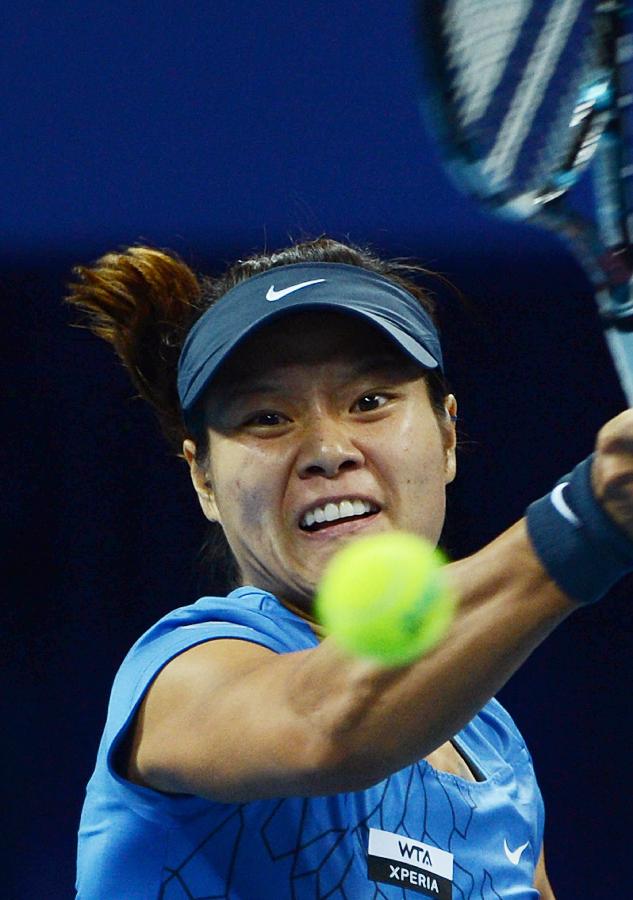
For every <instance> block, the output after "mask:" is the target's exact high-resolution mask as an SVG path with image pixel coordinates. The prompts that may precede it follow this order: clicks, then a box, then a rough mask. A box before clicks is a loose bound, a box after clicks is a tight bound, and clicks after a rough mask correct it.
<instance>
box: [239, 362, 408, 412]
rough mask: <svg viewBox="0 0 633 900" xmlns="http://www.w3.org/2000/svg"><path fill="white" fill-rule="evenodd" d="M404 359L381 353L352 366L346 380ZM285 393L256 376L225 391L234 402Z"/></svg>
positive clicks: (388, 366) (391, 366) (379, 370)
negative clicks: (246, 397)
mask: <svg viewBox="0 0 633 900" xmlns="http://www.w3.org/2000/svg"><path fill="white" fill-rule="evenodd" d="M403 362H404V360H402V358H401V357H400V356H399V355H394V354H381V355H380V356H376V357H374V358H372V359H365V360H363V361H362V362H360V363H358V364H357V365H355V366H352V367H351V369H350V371H349V374H348V375H347V376H346V379H345V380H346V381H355V380H358V379H359V378H362V377H363V376H365V375H371V374H373V373H374V372H385V371H387V370H388V369H394V368H395V369H397V368H401V367H402V365H403ZM283 393H286V390H285V389H282V388H281V387H280V386H279V384H276V383H275V382H272V381H258V380H257V379H256V378H253V379H251V380H249V379H248V377H247V378H246V380H244V381H241V382H239V384H237V385H235V386H232V387H230V388H229V390H228V393H227V400H228V402H235V401H236V400H239V399H240V398H241V397H244V396H248V395H249V394H283Z"/></svg>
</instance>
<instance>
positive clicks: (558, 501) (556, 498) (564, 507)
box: [550, 481, 580, 528]
mask: <svg viewBox="0 0 633 900" xmlns="http://www.w3.org/2000/svg"><path fill="white" fill-rule="evenodd" d="M568 484H569V482H568V481H563V483H562V484H557V485H556V487H555V488H554V490H553V491H552V493H551V494H550V497H551V498H552V506H553V507H554V509H555V510H556V511H557V512H559V513H560V514H561V516H562V517H563V519H567V521H568V522H569V523H570V524H571V525H573V526H574V528H580V519H579V518H578V516H577V515H576V513H575V512H574V511H573V509H572V508H571V507H570V506H569V504H568V503H567V501H566V500H565V498H564V497H563V491H564V490H565V488H566V487H567V485H568Z"/></svg>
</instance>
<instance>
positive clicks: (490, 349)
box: [0, 0, 633, 900]
mask: <svg viewBox="0 0 633 900" xmlns="http://www.w3.org/2000/svg"><path fill="white" fill-rule="evenodd" d="M413 20H414V8H413V6H412V5H411V4H409V3H406V2H401V0H392V2H390V3H375V4H371V5H368V4H360V3H355V2H351V0H342V2H337V3H333V2H323V3H320V4H318V5H317V4H305V5H301V6H297V4H296V3H290V2H288V0H277V2H275V3H269V4H266V5H262V6H256V5H255V4H250V3H248V4H247V3H233V4H228V3H225V4H211V3H208V2H207V3H203V2H190V3H176V2H172V3H167V2H154V3H151V4H150V3H148V2H137V3H131V2H119V3H110V4H96V3H92V2H86V3H84V4H72V5H71V4H63V5H61V4H47V3H33V4H30V5H29V8H28V13H27V12H25V11H24V8H23V7H21V6H20V5H18V4H17V3H13V4H9V8H8V10H5V12H4V14H3V22H2V38H1V40H2V43H3V45H4V47H3V49H2V53H0V76H1V77H0V93H1V94H2V96H1V101H2V109H3V116H2V118H3V137H2V141H1V142H0V159H1V162H2V166H1V170H0V171H1V172H2V181H3V191H2V194H3V200H2V203H1V204H0V241H1V244H0V263H1V268H2V276H3V299H4V309H5V315H4V317H3V328H2V330H1V337H2V342H3V349H2V359H3V361H4V364H5V373H6V374H5V377H4V378H3V392H2V393H3V405H4V410H3V412H4V415H3V421H4V422H5V441H4V454H5V459H4V468H3V471H4V472H5V476H4V478H3V481H4V483H5V484H4V486H5V488H8V490H6V492H5V502H4V504H3V506H4V521H5V524H6V526H7V527H6V529H5V530H6V538H5V542H4V543H5V546H6V547H7V555H6V558H7V567H8V576H9V587H10V590H9V591H8V592H7V594H6V600H5V606H4V617H5V625H4V627H3V629H2V633H3V635H4V638H5V639H4V641H3V647H2V658H3V663H4V667H5V671H6V673H7V676H8V685H9V691H8V692H7V693H6V694H5V700H4V701H3V702H4V703H5V704H6V710H5V717H4V719H3V721H5V722H8V723H10V725H9V728H8V729H7V730H6V731H5V742H4V743H5V753H6V754H7V762H8V768H7V769H6V771H8V773H9V776H8V782H9V784H8V787H9V798H8V801H9V802H8V803H7V809H9V810H10V811H11V821H10V823H9V827H8V828H7V829H6V831H5V841H4V844H5V850H6V851H7V852H8V855H9V859H10V867H9V868H8V870H5V871H8V872H9V893H8V894H7V896H11V897H16V898H28V900H30V898H44V897H46V898H55V900H56V898H63V897H68V896H70V895H71V893H72V883H73V878H74V846H75V833H76V826H77V820H78V816H79V811H80V807H81V802H82V795H83V790H84V786H85V783H86V781H87V779H88V777H89V775H90V772H91V768H92V765H93V762H94V757H95V752H96V747H97V742H98V739H99V735H100V731H101V727H102V723H103V720H104V715H105V706H106V703H107V696H108V691H109V686H110V683H111V679H112V677H113V675H114V672H115V670H116V668H117V666H118V664H119V662H120V660H121V658H122V656H123V654H124V653H125V652H126V650H127V648H128V647H129V646H130V644H131V643H132V642H133V640H134V639H135V638H136V637H137V636H138V635H139V634H140V632H141V631H142V630H143V629H144V628H145V627H147V626H148V625H149V624H150V623H152V622H153V621H154V620H155V619H156V618H157V617H158V616H160V615H161V614H162V613H164V612H165V611H166V610H168V609H169V608H171V607H173V606H177V605H181V604H183V603H185V602H188V601H190V600H191V599H193V598H194V597H195V595H196V590H197V586H196V577H195V575H193V574H192V571H193V568H194V566H193V564H194V560H195V556H196V552H197V548H198V545H199V543H200V539H201V535H202V522H201V520H200V516H199V514H198V511H197V508H196V503H195V501H194V498H193V494H192V492H191V490H190V488H189V484H188V479H187V477H186V473H185V470H184V467H183V464H182V463H180V462H179V461H177V460H175V459H172V458H170V456H169V453H168V451H167V448H166V446H165V445H164V444H163V442H162V439H161V438H160V435H159V433H158V430H157V428H156V426H155V424H154V422H153V419H152V416H151V413H150V412H149V411H148V410H146V409H145V408H143V406H142V404H141V403H140V402H139V401H137V400H134V399H132V398H133V391H132V389H131V387H130V385H129V383H128V382H127V380H126V377H125V374H124V373H123V371H122V369H121V367H120V365H119V364H118V363H117V362H116V361H115V360H114V358H113V356H112V354H111V352H110V351H109V350H108V348H106V347H105V346H101V345H100V343H99V342H98V341H96V339H94V338H92V337H91V336H90V335H88V334H87V333H85V332H83V331H79V330H77V329H71V328H69V327H68V324H67V323H68V321H69V318H70V316H69V313H68V311H67V310H66V309H65V308H64V307H63V306H62V303H61V297H62V295H63V290H64V283H65V282H66V281H67V280H68V277H69V273H70V268H71V266H72V265H73V264H75V263H79V262H83V263H85V262H89V261H90V260H91V259H93V258H95V257H96V256H97V255H99V254H101V253H102V252H104V251H106V250H108V249H111V248H113V247H115V246H120V245H122V244H125V243H129V242H134V241H138V240H140V239H141V240H147V241H150V242H153V243H157V244H159V245H162V246H167V247H171V248H173V249H175V250H177V251H178V252H180V253H181V254H182V255H183V256H184V257H185V258H186V259H187V260H188V261H190V262H192V263H193V264H195V265H196V267H198V268H200V269H206V270H209V271H217V270H218V269H220V268H222V267H223V265H224V264H225V263H226V262H228V261H230V260H232V259H233V258H234V257H236V256H238V255H244V254H245V253H248V252H250V251H251V250H255V249H258V248H261V247H263V246H267V247H268V248H274V247H277V246H280V245H283V244H286V243H287V242H288V240H289V239H290V238H299V237H302V236H316V235H318V234H320V233H321V232H327V233H329V234H331V235H334V236H336V237H343V238H344V237H346V236H347V237H350V238H351V239H352V240H356V241H360V242H370V243H371V244H372V245H373V246H374V247H375V248H376V249H378V250H379V251H381V252H383V253H385V254H388V255H400V256H403V255H405V256H415V257H417V258H418V259H420V260H421V261H422V262H424V263H426V264H427V265H429V266H433V267H436V268H438V269H440V270H441V271H443V272H444V273H446V274H447V275H448V276H449V277H450V278H451V279H452V280H453V281H454V282H456V283H457V284H458V286H459V287H460V288H461V289H462V291H463V294H464V297H463V299H462V300H458V299H457V298H456V297H454V296H452V295H451V294H450V293H448V292H446V294H442V295H441V297H440V301H441V306H442V324H443V330H444V340H445V344H446V355H447V358H448V369H449V375H450V377H451V379H452V382H453V384H454V388H455V391H456V393H457V395H458V398H459V401H460V432H461V443H462V450H461V458H460V468H461V472H460V475H459V479H458V482H457V483H456V484H455V485H454V486H453V488H452V489H451V497H450V513H449V528H448V532H447V541H448V544H449V546H450V548H451V549H452V551H453V552H454V554H455V555H459V556H461V555H463V554H465V553H469V552H472V551H474V550H476V549H477V548H478V547H480V546H481V545H482V544H483V543H485V542H487V541H488V540H490V539H492V538H493V537H494V536H495V535H496V534H497V533H498V532H499V531H500V530H501V529H503V528H504V527H506V526H508V525H509V524H510V523H511V522H513V521H514V520H515V519H516V518H518V517H519V516H520V515H521V514H522V512H523V509H524V508H525V506H526V504H527V503H528V502H529V501H530V500H531V499H532V498H534V497H536V496H538V495H539V494H540V493H542V492H544V491H545V490H546V489H548V487H549V486H550V485H551V484H552V482H553V480H554V479H555V478H557V477H558V476H559V475H560V474H562V473H563V472H565V471H567V470H568V469H569V468H570V467H571V466H572V465H573V464H574V462H575V461H577V460H578V459H580V458H581V457H582V456H583V455H585V454H586V453H588V452H589V451H590V450H591V448H592V445H593V441H594V437H595V433H596V431H597V429H598V428H599V427H600V425H601V424H602V423H604V422H605V421H606V420H607V419H608V418H609V417H610V416H611V415H613V414H615V413H616V412H618V411H619V410H621V409H622V408H623V407H624V400H623V397H622V395H621V392H620V390H619V387H618V384H617V381H616V379H615V376H614V375H613V372H612V368H611V364H610V360H609V357H608V355H607V353H606V351H605V349H604V346H603V341H602V338H601V335H600V333H599V328H598V326H597V321H596V317H595V314H594V310H593V298H592V294H591V290H590V287H589V285H588V284H587V282H586V280H585V278H584V276H583V274H582V273H581V272H580V270H579V268H578V266H577V264H576V263H575V261H574V260H573V259H572V258H571V257H570V255H569V254H568V253H567V251H566V250H565V248H563V247H562V246H561V245H559V244H558V243H557V242H556V240H555V239H553V238H551V237H549V236H547V235H543V234H541V233H539V232H536V231H534V230H533V229H531V228H529V227H527V226H521V225H508V224H507V223H500V222H497V221H494V220H492V219H490V218H488V217H487V216H486V215H485V214H483V213H481V212H480V211H479V210H478V209H477V208H476V207H475V206H474V205H473V203H472V202H471V201H469V200H466V199H464V198H462V197H460V196H459V195H458V194H457V193H456V192H455V191H454V189H453V187H452V185H451V184H450V182H449V181H448V180H447V178H446V176H445V174H444V173H443V171H442V169H441V168H440V164H439V158H438V152H437V150H436V148H435V145H434V143H433V141H432V140H431V136H430V135H429V130H428V128H427V127H425V126H424V125H423V124H422V122H421V120H420V115H419V109H418V99H419V94H420V89H421V88H420V80H419V73H418V62H417V59H416V51H415V42H414V37H413ZM629 594H630V590H628V589H627V588H626V586H624V587H622V588H620V589H618V591H616V592H614V593H613V594H612V596H611V597H609V598H608V599H607V600H606V601H604V602H603V603H602V604H600V605H599V606H596V607H593V608H591V609H588V610H584V611H582V612H579V613H578V614H577V615H576V616H575V617H573V618H572V619H570V620H569V621H568V622H567V623H565V625H563V626H562V627H561V628H560V629H559V630H558V632H557V633H556V634H555V635H554V636H552V637H551V638H550V639H549V640H548V641H547V642H546V644H544V645H543V646H542V647H541V648H540V649H539V650H538V651H537V652H536V653H535V654H534V655H533V657H532V658H531V659H530V660H529V661H528V662H527V663H526V664H525V665H524V666H523V668H522V670H521V671H520V672H519V673H518V674H517V675H516V676H515V677H514V678H513V679H512V681H511V682H510V684H509V685H508V686H507V688H506V689H505V690H504V691H503V694H502V699H503V700H504V701H505V702H506V704H507V705H508V706H509V708H510V709H511V711H512V712H513V714H514V715H515V718H516V719H517V721H518V723H519V725H520V727H521V728H522V730H523V732H524V733H525V735H526V737H527V740H528V744H529V745H530V748H531V750H532V753H533V756H534V758H535V762H536V766H537V770H538V772H539V774H540V780H541V784H542V788H543V791H544V794H545V798H546V802H547V809H548V824H547V836H546V839H547V846H548V858H549V869H550V874H551V879H552V882H553V884H554V887H555V889H557V892H558V896H559V898H563V900H564V898H567V897H570V898H571V897H574V898H576V897H583V898H584V897H591V898H607V897H611V896H624V893H626V887H623V886H624V885H627V884H628V882H629V876H628V870H629V865H628V863H629V856H630V853H629V849H628V840H627V829H628V828H629V827H630V825H631V814H630V801H629V796H630V793H631V781H632V780H631V776H630V753H629V743H630V737H631V727H630V724H629V710H630V683H631V674H632V669H633V666H632V664H631V653H630V650H631V628H630V625H629V621H630V611H629V604H630V598H629V596H628V595H629ZM438 693H439V696H440V697H441V685H438ZM623 892H624V893H623Z"/></svg>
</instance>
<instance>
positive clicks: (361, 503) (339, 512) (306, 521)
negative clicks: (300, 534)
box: [300, 500, 373, 528]
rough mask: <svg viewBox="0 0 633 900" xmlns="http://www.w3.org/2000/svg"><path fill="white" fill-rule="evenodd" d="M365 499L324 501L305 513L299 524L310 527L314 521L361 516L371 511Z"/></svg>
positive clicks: (330, 520) (334, 520)
mask: <svg viewBox="0 0 633 900" xmlns="http://www.w3.org/2000/svg"><path fill="white" fill-rule="evenodd" d="M372 508H373V507H372V505H371V503H368V502H367V500H341V502H340V503H326V504H325V506H317V507H316V508H315V509H312V510H310V511H309V512H307V513H305V515H304V516H303V518H302V519H301V522H300V525H301V526H303V527H304V528H310V526H311V525H314V523H315V522H317V523H320V522H336V521H337V519H349V518H350V517H351V516H362V515H363V514H364V513H368V512H371V511H372Z"/></svg>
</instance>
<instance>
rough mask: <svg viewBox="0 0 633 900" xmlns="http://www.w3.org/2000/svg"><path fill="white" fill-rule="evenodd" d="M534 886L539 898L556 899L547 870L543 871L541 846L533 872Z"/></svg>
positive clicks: (544, 899) (543, 857) (543, 860)
mask: <svg viewBox="0 0 633 900" xmlns="http://www.w3.org/2000/svg"><path fill="white" fill-rule="evenodd" d="M534 887H535V888H536V889H537V891H538V892H539V894H540V896H541V900H556V897H555V896H554V891H553V890H552V886H551V884H550V883H549V878H548V877H547V872H546V871H545V848H544V847H542V848H541V855H540V856H539V858H538V863H537V864H536V869H535V872H534Z"/></svg>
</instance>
